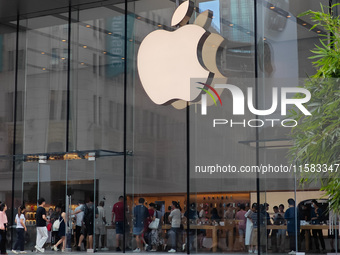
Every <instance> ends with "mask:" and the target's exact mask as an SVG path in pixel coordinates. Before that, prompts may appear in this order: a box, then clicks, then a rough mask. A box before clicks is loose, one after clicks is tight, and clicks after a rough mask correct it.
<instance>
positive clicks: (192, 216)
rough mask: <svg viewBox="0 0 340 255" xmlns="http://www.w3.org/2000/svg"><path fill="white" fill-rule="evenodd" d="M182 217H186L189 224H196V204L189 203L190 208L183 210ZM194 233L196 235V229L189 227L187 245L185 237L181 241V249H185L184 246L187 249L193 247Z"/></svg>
mask: <svg viewBox="0 0 340 255" xmlns="http://www.w3.org/2000/svg"><path fill="white" fill-rule="evenodd" d="M188 212H189V213H188ZM184 218H186V220H187V221H189V224H193V225H197V221H198V212H197V210H196V204H195V203H191V204H190V210H189V211H185V213H184ZM185 232H186V231H185ZM195 235H196V230H195V229H190V231H189V246H187V238H186V237H185V239H184V242H183V246H182V251H185V247H187V249H189V251H191V250H192V249H193V244H194V240H195ZM184 236H185V235H184Z"/></svg>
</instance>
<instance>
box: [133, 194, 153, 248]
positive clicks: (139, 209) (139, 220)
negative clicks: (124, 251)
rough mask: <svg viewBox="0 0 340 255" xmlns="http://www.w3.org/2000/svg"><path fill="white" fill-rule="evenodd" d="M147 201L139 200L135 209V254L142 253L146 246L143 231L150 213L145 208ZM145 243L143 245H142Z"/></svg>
mask: <svg viewBox="0 0 340 255" xmlns="http://www.w3.org/2000/svg"><path fill="white" fill-rule="evenodd" d="M144 202H145V199H144V198H142V197H141V198H139V200H138V205H137V206H136V207H135V208H134V209H133V217H134V222H133V231H132V233H133V235H134V236H135V237H136V243H137V248H136V249H135V250H133V252H141V251H142V250H143V244H145V245H146V242H145V240H144V237H143V230H144V225H145V222H146V221H147V219H148V217H149V211H148V209H147V208H146V207H145V206H144ZM142 242H143V244H142Z"/></svg>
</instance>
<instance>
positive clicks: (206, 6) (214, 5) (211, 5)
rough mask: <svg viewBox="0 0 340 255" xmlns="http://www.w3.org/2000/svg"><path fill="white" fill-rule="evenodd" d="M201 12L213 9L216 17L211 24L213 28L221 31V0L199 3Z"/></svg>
mask: <svg viewBox="0 0 340 255" xmlns="http://www.w3.org/2000/svg"><path fill="white" fill-rule="evenodd" d="M199 10H200V12H204V11H206V10H211V11H213V13H214V18H213V20H212V23H211V25H212V26H213V28H215V29H216V30H217V32H219V33H220V32H221V31H220V29H221V27H220V0H213V1H207V2H203V3H199Z"/></svg>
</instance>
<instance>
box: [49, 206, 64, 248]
mask: <svg viewBox="0 0 340 255" xmlns="http://www.w3.org/2000/svg"><path fill="white" fill-rule="evenodd" d="M65 221H66V213H65V212H62V213H61V215H60V217H59V228H58V236H59V238H60V239H59V241H58V242H57V243H56V244H55V245H53V246H52V247H51V249H52V250H55V251H58V246H59V245H60V244H61V243H63V247H62V248H61V252H65V248H66V236H65V235H66V224H65Z"/></svg>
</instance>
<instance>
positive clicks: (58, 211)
mask: <svg viewBox="0 0 340 255" xmlns="http://www.w3.org/2000/svg"><path fill="white" fill-rule="evenodd" d="M60 215H61V205H57V206H56V207H55V211H53V212H52V213H51V215H50V220H51V223H52V233H51V244H53V245H54V244H56V243H57V242H58V241H59V235H58V233H59V230H57V229H53V224H54V222H55V221H56V220H59V218H60Z"/></svg>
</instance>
